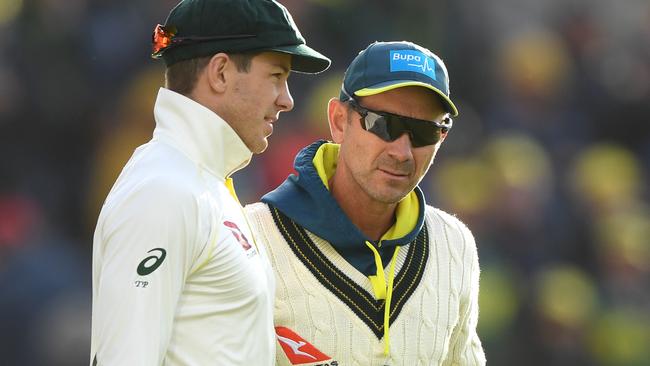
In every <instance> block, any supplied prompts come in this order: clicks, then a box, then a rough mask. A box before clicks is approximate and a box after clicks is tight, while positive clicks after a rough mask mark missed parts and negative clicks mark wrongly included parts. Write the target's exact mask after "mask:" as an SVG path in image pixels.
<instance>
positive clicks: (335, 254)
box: [246, 42, 485, 366]
mask: <svg viewBox="0 0 650 366" xmlns="http://www.w3.org/2000/svg"><path fill="white" fill-rule="evenodd" d="M457 114H458V111H457V109H456V106H455V105H454V103H453V102H452V101H451V99H450V94H449V77H448V74H447V69H446V67H445V65H444V63H443V62H442V60H441V59H440V58H439V57H438V56H436V55H435V54H433V53H432V52H431V51H429V50H428V49H425V48H423V47H421V46H418V45H416V44H413V43H410V42H376V43H373V44H371V45H370V46H368V48H366V49H365V50H364V51H362V52H361V53H359V55H358V56H357V57H356V58H355V59H354V60H353V61H352V63H351V65H350V66H349V68H348V69H347V71H346V73H345V77H344V80H343V85H342V87H341V95H340V97H339V98H338V99H336V98H334V99H331V100H330V102H329V106H328V119H329V126H330V130H331V134H332V140H333V142H326V141H318V142H315V143H313V144H312V145H309V146H307V147H306V148H304V149H303V150H302V151H301V152H300V153H299V154H298V156H297V157H296V159H295V169H296V171H297V172H298V175H291V176H289V178H288V179H287V180H286V181H285V182H284V183H282V184H281V185H280V186H279V187H278V188H276V189H275V190H274V191H272V192H270V193H268V194H266V195H265V196H264V197H262V202H261V203H257V204H253V205H249V206H247V207H246V212H247V215H248V216H249V219H250V222H251V224H252V225H253V227H254V231H256V232H260V233H261V234H260V238H262V240H261V241H262V242H264V243H265V244H266V243H268V247H267V251H268V252H269V257H270V258H271V264H272V266H273V269H274V271H275V273H276V282H277V289H276V306H275V309H276V313H275V325H276V334H277V336H278V343H277V346H278V352H277V356H276V362H277V364H278V365H299V364H304V363H309V364H312V363H320V364H323V365H325V364H329V365H404V366H411V365H483V364H485V356H484V353H483V349H482V346H481V342H480V340H479V338H478V336H477V333H476V324H477V321H478V284H479V264H478V257H477V250H476V245H475V242H474V238H473V236H472V234H471V232H470V230H469V229H468V228H467V227H466V226H465V225H464V224H463V223H462V222H460V221H459V220H458V219H457V218H455V217H454V216H451V215H449V214H447V213H445V212H443V211H441V210H439V209H436V208H434V207H432V206H429V205H427V204H426V202H425V198H424V196H423V194H422V191H421V190H420V189H419V188H418V183H419V182H420V181H421V179H422V177H423V176H424V175H425V174H426V172H427V170H428V169H429V167H430V166H431V163H432V161H433V159H434V157H435V155H436V152H437V151H438V149H439V148H440V146H441V145H442V143H443V141H444V140H445V137H446V136H447V134H448V133H449V131H450V129H451V127H452V120H451V117H453V116H456V115H457ZM262 233H263V235H262Z"/></svg>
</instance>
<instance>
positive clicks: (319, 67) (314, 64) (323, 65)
mask: <svg viewBox="0 0 650 366" xmlns="http://www.w3.org/2000/svg"><path fill="white" fill-rule="evenodd" d="M269 51H276V52H282V53H288V54H290V55H291V56H293V57H292V58H291V70H292V71H295V72H300V73H304V74H318V73H319V72H323V71H325V70H327V69H328V68H329V67H330V64H331V63H332V61H330V59H329V58H327V57H326V56H324V55H323V54H321V53H320V52H318V51H316V50H314V49H313V48H311V47H309V46H307V45H305V44H299V45H291V46H279V47H272V48H269Z"/></svg>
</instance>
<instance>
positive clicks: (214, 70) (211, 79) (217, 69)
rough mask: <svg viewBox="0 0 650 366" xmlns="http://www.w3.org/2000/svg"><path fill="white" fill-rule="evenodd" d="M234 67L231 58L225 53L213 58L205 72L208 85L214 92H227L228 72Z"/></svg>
mask: <svg viewBox="0 0 650 366" xmlns="http://www.w3.org/2000/svg"><path fill="white" fill-rule="evenodd" d="M234 66H235V65H234V64H233V62H232V60H231V59H230V57H228V55H227V54H225V53H217V54H216V55H214V56H212V58H211V59H210V62H208V65H207V66H206V68H205V72H206V74H207V80H208V85H209V86H210V89H212V91H213V92H216V93H223V92H225V91H226V89H227V86H228V81H229V77H228V72H229V71H230V69H231V68H233V67H234Z"/></svg>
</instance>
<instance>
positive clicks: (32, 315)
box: [0, 0, 650, 366]
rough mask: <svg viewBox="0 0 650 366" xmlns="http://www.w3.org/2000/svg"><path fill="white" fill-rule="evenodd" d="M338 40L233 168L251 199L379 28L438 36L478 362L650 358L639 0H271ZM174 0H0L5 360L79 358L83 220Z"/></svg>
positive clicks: (319, 115)
mask: <svg viewBox="0 0 650 366" xmlns="http://www.w3.org/2000/svg"><path fill="white" fill-rule="evenodd" d="M281 2H282V3H284V4H285V5H286V6H287V7H288V8H289V10H290V11H291V13H292V14H293V17H294V19H295V21H296V23H297V24H298V25H299V27H300V29H301V31H302V33H303V35H304V36H305V37H306V39H307V41H308V44H309V45H311V46H312V47H314V48H316V49H318V50H321V51H322V52H323V53H325V54H326V55H328V56H330V57H331V58H332V60H333V64H332V67H331V68H330V69H329V70H328V71H327V72H325V73H322V74H320V75H318V76H315V77H313V76H305V75H300V74H294V75H292V77H291V78H290V87H291V91H292V94H293V97H294V99H295V102H296V108H295V109H294V110H293V111H292V112H290V113H285V114H283V115H282V116H281V119H280V121H279V122H278V123H277V124H276V129H275V133H274V134H273V136H272V137H271V139H270V144H271V145H270V148H269V150H268V151H267V152H266V153H265V154H263V155H262V156H257V157H255V158H254V160H253V162H252V163H251V165H250V166H249V167H248V168H247V169H245V170H244V171H242V172H240V173H237V174H236V175H235V182H236V184H237V187H238V192H239V196H240V199H241V200H242V201H243V202H244V203H250V202H254V201H256V200H258V199H259V198H260V196H261V195H262V194H263V193H265V192H267V191H268V190H270V189H272V188H273V187H275V186H276V185H277V184H279V183H280V182H281V181H282V180H283V179H284V178H285V177H286V176H287V175H288V174H289V173H290V172H291V171H292V162H293V156H294V154H295V153H296V152H297V151H298V150H299V149H300V148H301V147H302V146H304V145H306V144H308V143H310V142H311V141H313V140H315V139H318V138H328V137H329V130H328V128H327V123H326V103H327V100H328V99H329V98H330V97H333V96H337V95H338V90H339V87H340V83H341V80H342V75H343V71H344V70H345V68H346V67H347V65H348V64H349V63H350V61H351V60H352V59H353V58H354V56H355V55H356V54H357V53H358V52H359V51H360V50H361V49H363V48H365V47H366V46H367V45H368V44H369V43H371V42H373V41H375V40H411V41H414V42H416V43H419V44H421V45H424V46H426V47H428V48H430V49H431V50H433V51H434V52H435V53H437V54H438V55H440V56H441V57H442V58H443V59H444V60H445V62H446V64H447V67H448V69H449V72H450V76H451V92H452V97H453V98H454V100H455V101H456V104H457V105H458V106H459V109H460V112H461V114H460V116H459V117H458V118H457V119H456V120H455V125H454V129H453V130H452V132H451V134H450V136H449V138H448V139H447V141H446V142H445V144H444V146H443V148H442V150H441V151H440V152H439V154H438V156H437V158H436V161H435V162H434V165H433V167H432V168H431V170H430V171H429V174H428V175H427V176H426V177H425V179H424V180H423V181H422V183H421V188H422V189H423V190H424V191H425V194H426V196H427V199H428V202H429V203H430V204H433V205H434V206H437V207H440V208H442V209H444V210H446V211H448V212H451V213H453V214H455V215H457V216H458V217H459V218H461V219H462V220H463V221H464V222H466V223H467V224H468V225H469V227H470V228H471V229H472V231H473V233H474V235H475V237H476V241H477V244H478V249H479V255H480V261H481V267H482V274H481V294H480V307H481V308H480V310H481V313H480V323H479V333H480V336H481V338H482V340H483V344H484V347H485V350H486V353H487V358H488V363H489V364H491V365H534V366H537V365H540V366H541V365H598V366H600V365H603V366H606V365H616V366H641V365H646V366H647V365H650V206H649V200H648V195H649V193H650V192H649V189H648V188H649V185H648V182H649V173H650V118H649V117H650V2H649V1H648V0H619V1H616V0H547V1H538V0H490V1H473V0H435V1H421V0H400V1H395V0H392V1H389V0H363V1H362V0H281ZM175 3H176V0H136V1H132V0H128V1H127V0H0V364H2V365H83V364H87V363H88V358H89V344H90V306H91V248H92V233H93V229H94V225H95V222H96V219H97V216H98V212H99V209H100V207H101V204H102V201H103V199H104V197H105V195H106V193H107V192H108V190H109V189H110V187H111V185H112V184H113V182H114V180H115V179H116V177H117V174H118V173H119V171H120V169H121V167H122V166H123V164H124V163H125V162H126V161H127V159H128V158H129V156H130V155H131V153H132V152H133V149H134V148H135V147H136V146H138V145H140V144H142V143H144V142H146V141H147V140H148V139H149V138H150V135H151V132H152V130H153V127H154V121H153V117H152V108H153V103H154V100H155V96H156V93H157V90H158V88H159V87H160V86H161V85H162V83H163V72H164V67H163V65H162V64H161V62H158V61H153V60H151V59H150V58H149V54H150V40H151V38H150V37H151V33H152V30H153V28H154V26H155V24H156V23H163V22H164V20H165V18H166V15H167V13H168V11H169V9H171V8H172V6H173V5H175Z"/></svg>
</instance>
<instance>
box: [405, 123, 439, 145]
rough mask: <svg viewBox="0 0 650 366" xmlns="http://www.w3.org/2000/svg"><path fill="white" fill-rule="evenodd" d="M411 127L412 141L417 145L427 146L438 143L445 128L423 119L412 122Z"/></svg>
mask: <svg viewBox="0 0 650 366" xmlns="http://www.w3.org/2000/svg"><path fill="white" fill-rule="evenodd" d="M410 129H411V131H413V132H412V134H411V142H412V143H413V146H415V147H421V146H427V145H433V144H436V143H437V142H438V141H440V139H441V138H442V133H443V131H442V130H443V129H442V128H440V127H438V126H436V125H434V124H433V123H431V124H428V123H427V124H425V123H423V122H422V121H415V122H412V124H411V126H410Z"/></svg>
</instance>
